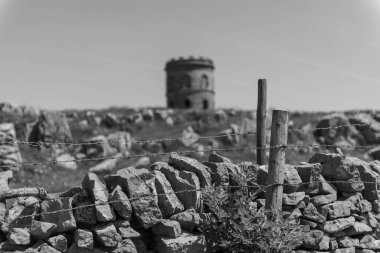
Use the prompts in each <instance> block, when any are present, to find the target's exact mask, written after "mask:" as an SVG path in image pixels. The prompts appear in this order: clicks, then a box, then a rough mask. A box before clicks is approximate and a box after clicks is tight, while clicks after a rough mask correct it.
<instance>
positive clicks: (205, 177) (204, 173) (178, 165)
mask: <svg viewBox="0 0 380 253" xmlns="http://www.w3.org/2000/svg"><path fill="white" fill-rule="evenodd" d="M169 165H171V166H173V167H174V168H175V169H177V170H179V171H183V170H184V171H189V172H193V173H195V175H196V176H197V177H198V178H199V182H200V187H201V188H204V187H206V186H211V175H210V173H209V172H208V170H207V168H206V166H205V165H203V164H201V163H200V162H198V161H197V160H195V159H193V158H189V157H184V156H179V155H177V154H171V155H170V157H169Z"/></svg>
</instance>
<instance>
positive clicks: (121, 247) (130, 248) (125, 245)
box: [111, 239, 146, 253]
mask: <svg viewBox="0 0 380 253" xmlns="http://www.w3.org/2000/svg"><path fill="white" fill-rule="evenodd" d="M139 252H146V251H137V248H136V245H135V243H134V242H133V241H132V240H131V239H124V240H122V241H121V242H119V244H118V245H117V248H116V249H114V250H112V251H111V253H139Z"/></svg>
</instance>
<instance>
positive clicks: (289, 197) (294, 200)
mask: <svg viewBox="0 0 380 253" xmlns="http://www.w3.org/2000/svg"><path fill="white" fill-rule="evenodd" d="M304 198H305V192H294V193H289V194H286V193H284V194H283V195H282V204H283V205H289V206H295V205H297V204H298V203H299V202H301V201H302V200H303V199H304Z"/></svg>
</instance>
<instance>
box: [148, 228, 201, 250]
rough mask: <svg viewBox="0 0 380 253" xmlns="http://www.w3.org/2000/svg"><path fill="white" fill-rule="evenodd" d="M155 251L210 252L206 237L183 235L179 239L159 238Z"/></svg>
mask: <svg viewBox="0 0 380 253" xmlns="http://www.w3.org/2000/svg"><path fill="white" fill-rule="evenodd" d="M155 249H156V250H157V251H158V253H176V252H186V253H201V252H208V249H207V243H206V238H205V237H204V235H199V234H188V233H183V234H182V235H181V236H180V237H177V238H166V237H157V239H156V242H155Z"/></svg>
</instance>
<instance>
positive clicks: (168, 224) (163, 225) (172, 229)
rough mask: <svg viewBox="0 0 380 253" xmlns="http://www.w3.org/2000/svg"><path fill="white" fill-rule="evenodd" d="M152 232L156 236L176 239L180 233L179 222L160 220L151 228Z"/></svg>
mask: <svg viewBox="0 0 380 253" xmlns="http://www.w3.org/2000/svg"><path fill="white" fill-rule="evenodd" d="M152 231H153V233H154V234H156V235H159V236H163V237H167V238H177V237H179V236H180V235H181V232H182V231H181V226H180V224H179V222H178V221H174V220H161V221H160V222H159V223H157V224H156V225H154V226H153V228H152Z"/></svg>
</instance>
